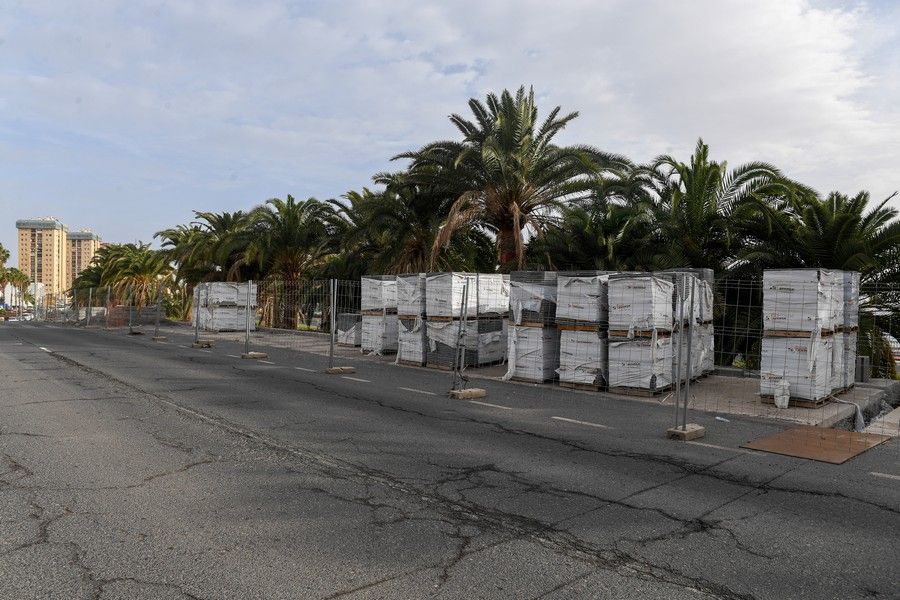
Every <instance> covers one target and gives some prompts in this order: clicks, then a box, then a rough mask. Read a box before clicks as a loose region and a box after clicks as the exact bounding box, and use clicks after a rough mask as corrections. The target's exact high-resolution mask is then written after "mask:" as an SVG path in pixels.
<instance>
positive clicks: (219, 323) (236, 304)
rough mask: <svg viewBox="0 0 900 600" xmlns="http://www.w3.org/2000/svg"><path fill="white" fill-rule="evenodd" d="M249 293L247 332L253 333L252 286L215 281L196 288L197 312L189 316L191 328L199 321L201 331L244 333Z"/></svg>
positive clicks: (254, 305) (253, 292)
mask: <svg viewBox="0 0 900 600" xmlns="http://www.w3.org/2000/svg"><path fill="white" fill-rule="evenodd" d="M248 288H249V292H250V312H251V314H250V330H251V331H255V330H256V316H255V313H256V294H257V287H256V284H255V283H252V284H251V283H230V282H225V281H214V282H209V283H201V284H198V285H197V287H196V288H195V289H194V290H195V291H194V301H195V302H197V303H198V307H199V309H198V310H195V311H192V312H191V324H192V325H196V320H197V318H198V317H199V320H200V329H201V330H203V331H244V330H245V329H246V327H247V292H248Z"/></svg>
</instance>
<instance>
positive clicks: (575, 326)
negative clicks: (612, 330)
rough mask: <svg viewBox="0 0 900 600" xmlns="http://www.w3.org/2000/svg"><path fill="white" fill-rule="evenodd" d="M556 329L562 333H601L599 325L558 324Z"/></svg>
mask: <svg viewBox="0 0 900 600" xmlns="http://www.w3.org/2000/svg"><path fill="white" fill-rule="evenodd" d="M556 327H557V328H558V329H559V330H560V331H600V325H599V324H597V323H563V322H558V323H557V324H556Z"/></svg>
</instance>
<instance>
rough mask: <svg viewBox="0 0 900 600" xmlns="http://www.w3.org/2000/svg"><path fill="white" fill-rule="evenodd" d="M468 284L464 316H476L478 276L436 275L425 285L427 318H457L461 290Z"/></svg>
mask: <svg viewBox="0 0 900 600" xmlns="http://www.w3.org/2000/svg"><path fill="white" fill-rule="evenodd" d="M466 281H468V282H469V296H468V301H467V303H466V305H467V306H466V315H467V316H468V317H475V316H477V315H478V276H477V275H476V274H475V273H436V274H434V275H429V276H428V278H427V280H426V283H425V313H426V314H427V315H428V316H429V317H455V318H459V316H460V309H461V308H462V305H463V304H462V303H463V290H464V289H465V285H466Z"/></svg>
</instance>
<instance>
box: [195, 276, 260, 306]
mask: <svg viewBox="0 0 900 600" xmlns="http://www.w3.org/2000/svg"><path fill="white" fill-rule="evenodd" d="M247 286H248V283H247V282H244V283H231V282H228V281H211V282H208V283H201V284H199V285H198V286H197V287H198V289H199V291H200V306H223V307H224V306H242V307H246V306H247ZM256 293H257V286H256V283H253V284H252V286H251V287H250V307H251V308H255V307H256Z"/></svg>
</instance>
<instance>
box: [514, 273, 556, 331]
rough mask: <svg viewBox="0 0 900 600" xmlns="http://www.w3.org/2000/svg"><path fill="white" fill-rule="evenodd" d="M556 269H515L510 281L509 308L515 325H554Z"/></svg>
mask: <svg viewBox="0 0 900 600" xmlns="http://www.w3.org/2000/svg"><path fill="white" fill-rule="evenodd" d="M556 288H557V274H556V272H555V271H513V272H512V273H511V274H510V281H509V310H510V318H511V319H512V322H513V324H514V325H522V324H524V323H532V324H540V325H542V326H549V325H552V324H553V323H554V322H555V320H556V293H557V290H556Z"/></svg>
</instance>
